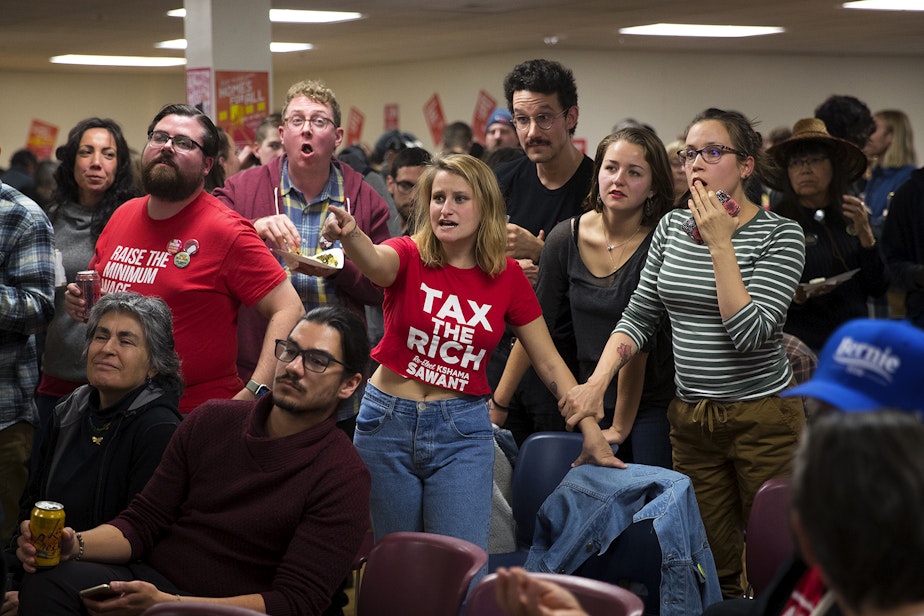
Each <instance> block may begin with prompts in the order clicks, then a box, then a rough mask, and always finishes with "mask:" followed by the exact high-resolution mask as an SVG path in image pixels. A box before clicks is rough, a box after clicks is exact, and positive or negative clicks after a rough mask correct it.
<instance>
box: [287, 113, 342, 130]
mask: <svg viewBox="0 0 924 616" xmlns="http://www.w3.org/2000/svg"><path fill="white" fill-rule="evenodd" d="M306 123H307V124H311V126H312V127H314V128H316V129H318V130H324V129H325V128H326V127H327V125H328V124H330V125H331V126H333V125H334V121H333V120H331V119H330V118H325V117H324V116H320V115H316V116H311V117H310V118H307V119H306V118H304V117H302V116H299V115H297V116H292V117H291V118H286V120H285V124H286V126H288V127H289V128H290V129H292V130H296V131H298V130H302V127H303V126H304V125H305V124H306Z"/></svg>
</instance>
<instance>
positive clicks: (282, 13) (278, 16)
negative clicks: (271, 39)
mask: <svg viewBox="0 0 924 616" xmlns="http://www.w3.org/2000/svg"><path fill="white" fill-rule="evenodd" d="M167 15H168V16H170V17H186V9H173V10H172V11H167ZM362 16H363V14H362V13H353V12H346V11H297V10H293V9H270V12H269V18H270V21H272V22H274V23H286V24H330V23H336V22H340V21H352V20H354V19H362Z"/></svg>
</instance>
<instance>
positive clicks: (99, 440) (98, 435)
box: [87, 415, 112, 445]
mask: <svg viewBox="0 0 924 616" xmlns="http://www.w3.org/2000/svg"><path fill="white" fill-rule="evenodd" d="M87 419H88V420H89V422H90V429H91V430H92V431H93V432H94V433H95V434H91V435H90V442H92V443H93V444H94V445H102V444H103V439H104V438H105V437H106V435H105V434H103V432H105V431H106V430H108V429H109V424H111V423H112V421H107V422H106V424H105V425H104V426H103V427H102V428H97V427H96V426H95V425H94V424H93V417H91V416H90V415H87Z"/></svg>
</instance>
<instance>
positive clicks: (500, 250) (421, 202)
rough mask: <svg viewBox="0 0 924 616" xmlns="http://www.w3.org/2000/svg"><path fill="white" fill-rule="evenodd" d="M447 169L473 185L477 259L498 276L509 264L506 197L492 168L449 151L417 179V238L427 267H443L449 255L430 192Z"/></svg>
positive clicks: (485, 268) (493, 274) (482, 266)
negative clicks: (432, 215)
mask: <svg viewBox="0 0 924 616" xmlns="http://www.w3.org/2000/svg"><path fill="white" fill-rule="evenodd" d="M441 171H445V172H447V173H452V174H453V175H457V176H459V177H461V178H462V179H463V180H465V181H466V182H467V183H468V185H469V186H470V187H471V188H472V195H473V197H474V202H475V203H477V204H478V206H479V212H478V213H479V219H480V220H479V222H478V230H477V231H476V232H475V233H476V236H475V263H476V264H477V265H478V268H479V269H481V270H482V271H483V272H485V273H486V274H489V275H491V276H496V275H497V274H500V273H501V272H503V271H504V269H505V268H506V267H507V255H506V252H505V250H506V246H507V221H506V218H505V212H506V207H505V205H504V197H503V195H501V191H500V187H499V186H498V185H497V178H495V176H494V172H493V171H491V168H490V167H488V166H487V165H486V164H484V163H483V162H482V161H480V160H479V159H477V158H475V157H474V156H469V155H468V154H448V155H445V156H440V157H438V158H436V159H434V160H433V161H432V162H431V163H430V164H429V165H427V168H426V169H425V170H424V172H423V174H422V175H421V176H420V180H419V181H418V182H417V203H416V204H415V208H416V223H417V226H416V228H417V231H416V232H415V233H414V236H413V237H414V242H415V243H416V244H417V247H418V250H419V251H420V258H421V260H422V261H423V262H424V265H426V266H427V267H442V266H443V265H445V264H446V255H445V253H444V252H443V246H442V244H441V243H440V240H439V239H438V238H437V237H436V234H435V233H434V232H433V227H432V226H431V225H430V196H431V194H432V192H433V181H434V179H435V178H436V174H437V173H439V172H441Z"/></svg>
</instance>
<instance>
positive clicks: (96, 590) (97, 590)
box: [80, 584, 121, 601]
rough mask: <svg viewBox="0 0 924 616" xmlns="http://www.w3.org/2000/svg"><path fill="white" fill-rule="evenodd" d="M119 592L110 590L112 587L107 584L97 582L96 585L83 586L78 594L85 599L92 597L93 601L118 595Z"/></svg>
mask: <svg viewBox="0 0 924 616" xmlns="http://www.w3.org/2000/svg"><path fill="white" fill-rule="evenodd" d="M120 594H121V593H119V592H116V591H114V590H112V587H111V586H109V584H97V585H96V586H91V587H90V588H84V589H83V590H81V591H80V596H81V597H83V598H85V599H93V600H94V601H105V600H106V599H112V598H114V597H118V596H119V595H120Z"/></svg>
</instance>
